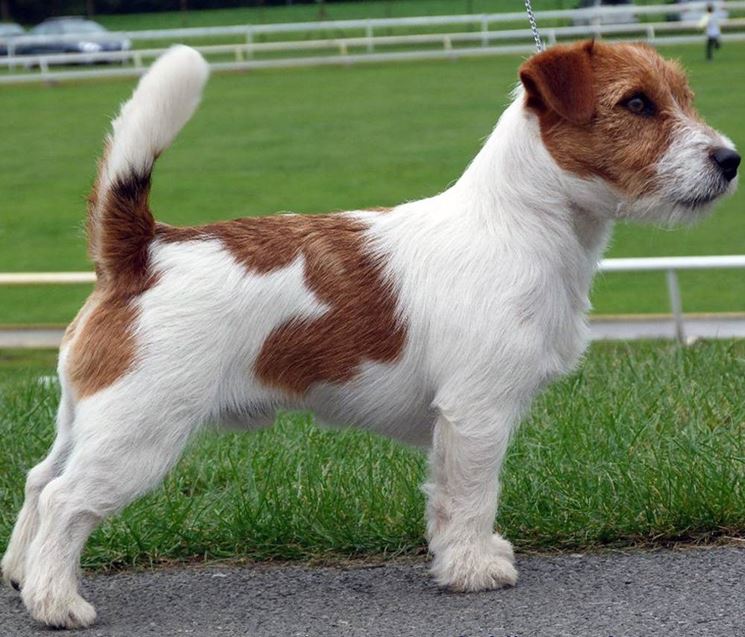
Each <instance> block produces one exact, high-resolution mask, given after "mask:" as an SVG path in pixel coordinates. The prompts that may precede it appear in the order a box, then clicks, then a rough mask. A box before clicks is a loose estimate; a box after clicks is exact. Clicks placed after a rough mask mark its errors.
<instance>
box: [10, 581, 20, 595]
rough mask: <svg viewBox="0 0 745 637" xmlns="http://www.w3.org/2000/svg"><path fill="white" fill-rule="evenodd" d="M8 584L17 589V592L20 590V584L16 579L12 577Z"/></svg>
mask: <svg viewBox="0 0 745 637" xmlns="http://www.w3.org/2000/svg"><path fill="white" fill-rule="evenodd" d="M10 585H11V586H12V587H13V588H14V589H15V590H17V591H18V592H20V591H21V585H20V584H19V583H18V581H17V580H14V579H12V580H10Z"/></svg>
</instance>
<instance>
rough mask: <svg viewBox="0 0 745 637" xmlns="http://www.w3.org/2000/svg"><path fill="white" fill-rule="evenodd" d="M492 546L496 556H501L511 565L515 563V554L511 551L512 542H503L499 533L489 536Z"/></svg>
mask: <svg viewBox="0 0 745 637" xmlns="http://www.w3.org/2000/svg"><path fill="white" fill-rule="evenodd" d="M491 541H492V544H493V545H494V550H495V551H496V553H497V555H501V556H502V557H503V558H505V559H507V560H509V561H510V562H511V563H512V564H514V563H515V552H514V551H513V550H512V542H510V541H509V540H505V539H504V538H503V537H502V536H501V535H499V533H495V534H494V535H492V536H491Z"/></svg>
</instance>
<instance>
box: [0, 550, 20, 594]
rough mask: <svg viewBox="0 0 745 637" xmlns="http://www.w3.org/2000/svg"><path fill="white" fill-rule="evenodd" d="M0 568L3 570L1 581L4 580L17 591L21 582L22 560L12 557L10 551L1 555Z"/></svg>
mask: <svg viewBox="0 0 745 637" xmlns="http://www.w3.org/2000/svg"><path fill="white" fill-rule="evenodd" d="M0 569H2V572H3V582H5V584H6V585H7V586H11V587H12V588H14V589H16V590H17V591H20V590H21V584H22V583H23V568H22V560H16V559H13V556H12V555H11V554H10V553H6V554H5V556H4V557H3V561H2V565H0Z"/></svg>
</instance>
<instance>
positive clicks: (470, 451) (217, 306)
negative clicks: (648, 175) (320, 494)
mask: <svg viewBox="0 0 745 637" xmlns="http://www.w3.org/2000/svg"><path fill="white" fill-rule="evenodd" d="M205 79H206V70H205V68H204V66H203V64H202V63H201V61H200V60H199V59H198V55H196V54H194V53H193V52H191V51H190V50H189V49H186V48H185V47H181V48H178V49H176V50H175V51H173V52H172V53H169V54H167V55H166V57H165V58H163V59H161V60H160V61H159V62H157V63H156V64H155V66H154V67H153V69H152V70H151V71H150V73H149V74H148V75H146V76H145V78H144V79H143V80H142V82H141V84H140V88H138V90H137V92H135V94H134V96H133V99H132V100H131V101H130V102H129V103H128V104H126V105H125V106H124V107H123V109H122V112H121V115H120V117H119V118H118V119H117V120H116V122H115V124H114V138H113V145H112V148H111V150H110V155H109V158H108V161H107V166H106V168H105V171H106V172H105V174H106V175H108V178H109V179H113V178H114V177H116V176H121V175H126V174H127V173H128V171H136V170H140V169H142V168H147V167H148V166H149V163H150V162H152V161H153V158H154V156H155V154H157V153H159V152H161V151H162V150H163V149H164V148H165V146H167V145H168V143H170V141H171V140H172V138H173V137H174V136H175V134H176V132H177V130H178V128H180V126H182V125H183V124H184V123H185V122H186V120H187V119H188V117H189V115H190V114H191V112H192V111H193V109H194V107H195V106H196V104H197V102H198V100H199V94H200V92H201V87H202V84H203V83H204V80H205ZM680 143H681V144H683V146H685V141H684V140H683V141H681V142H680ZM669 164H670V160H668V164H665V166H663V170H667V171H668V172H670V171H671V170H672V173H674V174H673V177H674V178H675V179H677V178H678V177H679V176H680V175H679V171H677V172H676V170H674V169H670V168H669ZM681 170H682V169H681ZM676 183H677V182H676ZM627 205H628V202H624V201H623V199H622V197H621V196H620V195H618V194H617V193H615V192H614V190H613V189H612V188H611V187H610V186H608V185H607V184H606V183H605V182H603V181H602V180H600V179H580V178H578V177H577V176H575V175H573V174H571V173H568V172H566V171H564V170H562V169H560V168H559V167H558V166H557V164H556V163H555V162H554V160H553V159H552V158H551V156H550V154H549V153H548V151H547V150H546V148H545V147H544V145H543V143H542V141H541V136H540V131H539V128H538V122H537V119H536V117H535V116H534V115H532V114H531V113H530V112H529V111H528V110H526V108H525V107H524V105H523V99H522V91H521V90H518V91H517V93H516V96H515V99H514V101H513V102H512V104H511V106H509V108H508V109H507V110H506V111H505V113H504V114H503V115H502V117H501V118H500V120H499V122H498V124H497V126H496V128H495V130H494V132H493V133H492V135H491V136H490V137H489V139H488V141H487V142H486V144H485V145H484V147H483V149H482V150H481V152H480V153H479V154H478V156H477V157H476V158H475V159H474V161H473V162H472V164H471V165H470V166H469V167H468V169H467V170H466V171H465V173H464V174H463V176H462V177H461V178H460V179H459V180H458V182H457V183H456V184H455V185H454V186H452V187H451V188H450V189H448V190H447V191H445V192H443V193H442V194H440V195H437V196H435V197H432V198H429V199H425V200H422V201H417V202H412V203H407V204H403V205H400V206H398V207H397V208H395V209H394V210H392V211H391V212H389V213H386V214H379V213H374V212H365V211H355V212H350V213H346V214H349V215H351V216H353V217H354V218H355V219H357V220H360V221H362V222H364V223H365V224H367V226H368V232H367V236H368V239H369V247H370V249H371V250H374V252H375V253H376V254H377V255H378V256H379V259H380V261H381V263H383V265H384V272H385V275H386V276H387V277H388V279H389V281H390V283H391V285H392V286H393V290H394V291H395V294H396V297H397V299H398V306H397V311H398V314H399V316H400V318H401V320H402V321H404V322H405V324H406V335H407V336H406V344H405V349H404V351H403V353H402V355H401V356H400V357H399V358H398V360H397V361H396V362H394V363H390V364H379V363H371V362H367V363H364V364H363V365H362V368H361V370H360V373H359V374H357V375H356V376H355V378H354V379H353V380H352V381H350V382H348V383H345V384H339V385H330V384H320V385H316V386H314V387H313V388H312V389H311V391H310V392H309V393H308V394H307V396H306V397H305V398H304V399H302V400H299V399H292V398H290V397H288V396H287V395H285V394H284V393H283V392H281V391H279V390H277V389H272V388H269V387H267V386H265V385H263V384H262V383H261V382H260V381H259V380H258V379H257V378H256V377H255V376H254V374H253V371H252V370H253V363H254V361H255V359H256V356H257V355H258V352H259V351H260V349H261V347H262V344H263V343H264V341H265V339H266V337H267V336H268V335H269V334H270V333H271V331H272V330H274V329H275V328H276V327H277V326H279V325H280V324H282V323H283V322H284V321H286V320H287V319H288V318H290V317H297V316H309V317H310V316H320V315H322V314H323V313H324V312H325V311H326V310H327V308H326V307H325V306H324V304H323V303H322V302H320V301H319V299H318V298H316V297H315V296H314V294H313V293H312V291H311V290H309V289H308V287H307V286H306V283H305V281H304V276H303V265H304V264H303V259H302V257H299V258H298V259H296V260H295V261H294V262H292V263H291V264H289V265H288V266H286V267H284V268H282V269H278V270H275V271H273V272H271V273H269V274H256V273H251V272H248V271H247V270H246V269H245V268H244V267H243V266H242V265H240V264H239V263H237V262H236V261H235V260H234V258H233V257H232V256H231V254H230V253H229V252H228V251H227V250H226V249H225V247H224V246H223V245H222V244H221V243H220V242H219V241H218V240H212V241H208V240H201V241H193V242H186V243H168V244H159V243H158V242H155V243H153V244H152V245H151V264H152V267H153V269H154V270H155V271H156V272H157V273H158V283H157V285H155V286H154V287H152V288H151V289H149V290H148V291H146V292H145V293H144V294H142V295H141V297H140V298H139V299H138V301H137V302H138V303H139V310H140V311H139V319H138V322H137V325H136V341H137V347H138V363H137V365H136V366H135V367H134V368H133V369H132V370H131V371H130V372H129V373H128V374H127V375H126V376H124V377H123V378H121V379H120V380H118V381H117V382H116V383H115V384H113V385H111V386H110V387H108V388H106V389H104V390H102V391H100V392H98V393H96V394H94V395H93V396H90V397H89V398H85V399H83V400H80V401H78V402H77V403H75V404H73V402H74V401H73V399H72V396H71V394H70V392H69V390H68V388H67V383H68V381H67V378H66V367H65V360H66V355H67V352H66V351H65V350H63V351H62V352H61V356H60V378H61V382H62V387H63V398H62V405H61V408H60V413H59V417H58V438H57V441H56V442H55V446H54V448H53V449H52V451H51V453H50V455H49V457H48V458H47V459H45V460H44V461H43V462H42V463H41V464H40V465H38V466H37V467H35V468H34V469H33V470H32V471H31V473H30V474H29V478H28V483H27V490H26V502H25V504H24V508H23V510H22V512H21V514H20V516H19V521H18V523H17V525H16V528H15V530H14V533H13V537H12V539H11V542H10V545H9V548H8V551H7V553H6V555H5V557H4V559H3V564H2V566H3V574H4V577H5V579H6V580H8V581H14V582H17V583H19V584H22V586H23V591H22V594H23V599H24V602H25V603H26V605H27V607H28V608H29V610H30V611H31V613H32V615H33V616H34V617H36V618H37V619H39V620H41V621H43V622H46V623H48V624H52V625H62V626H70V627H72V626H82V625H88V624H90V623H91V622H92V621H93V620H94V618H95V611H94V610H93V607H92V606H90V604H88V603H87V602H86V601H85V600H84V599H83V598H82V597H81V596H80V595H79V594H78V592H77V577H76V566H77V561H78V557H79V554H80V551H81V550H82V548H83V545H84V543H85V541H86V539H87V537H88V535H89V533H90V532H91V530H92V529H93V528H94V527H95V525H96V524H97V523H98V522H99V521H100V520H101V519H102V518H103V517H104V516H106V515H109V514H112V513H114V512H115V511H117V510H118V509H120V508H121V507H123V506H125V505H126V504H127V503H128V502H130V501H131V500H132V499H134V498H135V497H137V496H139V495H141V494H142V493H144V492H146V491H147V490H149V489H150V488H152V487H153V486H155V485H156V484H157V483H158V482H159V481H160V480H161V479H162V477H163V476H164V475H165V473H166V472H167V471H168V469H169V468H170V467H171V466H172V465H173V464H174V463H175V462H176V460H177V459H178V457H179V455H180V453H181V451H182V449H183V447H184V445H185V444H186V441H187V440H188V438H189V436H190V435H191V434H192V433H193V432H194V431H195V430H196V429H197V428H198V427H200V426H201V425H202V424H204V423H206V422H210V421H223V422H226V423H230V424H236V423H240V424H244V425H246V426H260V425H265V424H267V423H271V421H272V419H273V415H274V412H275V410H276V409H277V408H279V407H282V408H307V409H312V410H313V411H314V412H315V413H316V414H317V416H318V417H319V419H320V420H322V421H323V422H326V423H329V424H342V425H346V424H355V425H358V426H362V427H367V428H370V429H372V430H374V431H378V432H380V433H383V434H386V435H389V436H393V437H396V438H398V439H401V440H404V441H408V442H412V443H416V444H421V445H431V448H432V451H431V475H430V479H429V481H428V484H427V485H426V487H425V488H426V492H427V494H428V536H429V542H430V548H431V551H432V553H433V555H434V562H433V572H434V574H435V576H436V578H437V581H438V582H440V583H441V584H443V585H448V586H450V587H452V588H454V589H457V590H480V589H486V588H494V587H499V586H504V585H510V584H514V583H515V581H516V578H517V572H516V570H515V568H514V565H513V555H512V549H511V546H510V544H509V542H507V541H506V540H504V539H502V538H501V537H500V536H499V535H498V534H494V532H493V523H494V516H495V513H496V506H497V496H498V491H499V485H498V475H499V470H500V465H501V463H502V459H503V457H504V454H505V451H506V448H507V444H508V442H509V439H510V435H511V433H512V432H513V430H514V428H515V426H516V425H517V423H518V422H519V420H520V418H521V416H522V415H523V414H524V413H525V410H526V409H527V408H528V406H529V404H530V401H531V399H532V398H533V397H534V396H535V394H536V392H538V391H539V390H540V389H541V388H542V387H543V386H544V385H545V384H546V383H547V382H549V381H550V380H551V379H553V378H555V377H556V376H557V375H560V374H562V373H565V372H567V371H568V370H571V369H572V368H573V367H574V366H575V365H576V364H577V362H578V360H579V359H580V357H581V355H582V352H583V350H584V348H585V344H586V341H587V325H586V314H587V311H588V308H589V302H588V292H589V289H590V284H591V280H592V276H593V273H594V271H595V268H596V265H597V263H598V260H599V258H600V255H601V253H602V251H603V249H604V247H605V245H606V242H607V239H608V236H609V231H610V226H611V223H612V219H614V218H615V217H617V216H618V215H619V214H620V213H619V211H622V210H624V209H625V208H624V206H627ZM665 205H667V204H665V202H664V201H663V200H662V199H660V201H658V207H660V208H662V209H663V210H662V212H661V217H660V218H665V214H667V213H666V212H665V210H664V208H665ZM668 208H669V206H668ZM81 321H82V322H84V321H85V317H83V318H82V319H81Z"/></svg>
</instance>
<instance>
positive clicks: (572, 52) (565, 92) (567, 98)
mask: <svg viewBox="0 0 745 637" xmlns="http://www.w3.org/2000/svg"><path fill="white" fill-rule="evenodd" d="M593 46H594V42H592V41H588V42H581V43H578V44H568V45H558V46H554V47H552V48H550V49H549V50H547V51H543V52H542V53H537V54H536V55H534V56H533V57H531V58H530V59H528V60H526V61H525V62H523V64H522V66H521V67H520V81H521V82H522V83H523V86H524V87H525V91H526V92H527V102H526V106H527V107H528V108H531V109H533V110H534V111H536V112H537V113H538V114H539V115H540V114H542V113H544V112H545V111H547V110H550V111H553V112H555V113H556V114H557V115H559V116H560V117H562V118H564V119H566V120H568V121H570V122H572V123H574V124H587V123H588V122H589V121H590V120H591V119H592V115H593V113H594V112H595V89H594V87H593V81H592V62H591V57H592V49H593Z"/></svg>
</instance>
